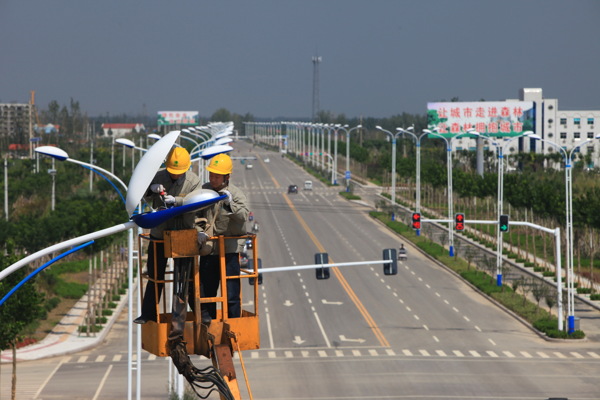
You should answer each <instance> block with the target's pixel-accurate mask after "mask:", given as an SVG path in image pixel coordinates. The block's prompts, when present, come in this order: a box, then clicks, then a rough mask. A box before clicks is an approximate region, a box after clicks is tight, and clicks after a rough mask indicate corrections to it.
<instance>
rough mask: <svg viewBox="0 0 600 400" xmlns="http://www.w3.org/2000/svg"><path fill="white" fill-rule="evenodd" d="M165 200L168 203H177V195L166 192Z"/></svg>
mask: <svg viewBox="0 0 600 400" xmlns="http://www.w3.org/2000/svg"><path fill="white" fill-rule="evenodd" d="M163 201H164V202H165V204H167V205H173V204H175V197H173V196H171V195H170V194H166V195H164V196H163Z"/></svg>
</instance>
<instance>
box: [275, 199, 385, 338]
mask: <svg viewBox="0 0 600 400" xmlns="http://www.w3.org/2000/svg"><path fill="white" fill-rule="evenodd" d="M283 198H284V199H285V201H286V202H287V203H288V205H289V206H290V208H291V209H292V211H293V212H294V214H295V215H296V218H298V221H299V222H300V225H302V227H303V228H304V230H305V231H306V233H308V236H309V237H310V238H311V240H312V241H313V243H314V244H315V245H316V246H317V248H318V249H319V251H320V252H321V253H325V252H326V251H325V248H324V247H323V245H322V244H321V242H319V240H318V239H317V237H316V236H315V235H314V234H313V232H312V230H311V229H310V228H309V227H308V225H307V224H306V222H305V221H304V219H303V218H302V217H301V216H300V213H298V210H296V207H294V204H293V203H292V202H291V200H290V198H289V197H288V195H287V194H285V193H283ZM329 263H330V264H331V263H333V260H332V259H331V258H329ZM331 270H332V271H333V273H334V274H335V276H336V278H337V279H338V281H339V282H340V284H341V285H342V287H343V288H344V290H346V293H348V296H349V297H350V298H351V299H352V301H353V302H354V305H355V306H356V308H358V311H360V313H361V314H362V316H363V317H364V319H365V321H366V322H367V325H369V328H371V330H372V331H373V333H374V334H375V337H377V339H378V340H379V343H380V344H381V346H383V347H390V343H389V342H388V341H387V339H386V338H385V336H383V333H382V332H381V330H380V329H379V327H378V326H377V324H376V323H375V321H374V320H373V317H371V314H369V312H368V311H367V309H366V308H365V306H364V305H363V303H362V302H361V301H360V299H359V298H358V296H357V295H356V293H354V290H352V287H350V284H349V283H348V281H347V280H346V278H344V276H343V275H342V272H341V271H340V269H339V268H337V267H331Z"/></svg>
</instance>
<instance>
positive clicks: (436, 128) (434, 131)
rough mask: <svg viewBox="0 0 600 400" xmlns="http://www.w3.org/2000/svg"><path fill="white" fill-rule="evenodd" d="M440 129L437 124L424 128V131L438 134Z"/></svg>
mask: <svg viewBox="0 0 600 400" xmlns="http://www.w3.org/2000/svg"><path fill="white" fill-rule="evenodd" d="M439 130H440V128H438V127H437V126H436V127H435V128H433V129H423V132H425V133H428V134H430V135H431V134H436V133H437V132H438V131H439Z"/></svg>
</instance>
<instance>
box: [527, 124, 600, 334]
mask: <svg viewBox="0 0 600 400" xmlns="http://www.w3.org/2000/svg"><path fill="white" fill-rule="evenodd" d="M530 137H531V138H532V139H536V140H540V141H542V142H546V143H548V144H549V145H551V146H554V147H556V148H557V149H558V150H559V151H560V152H561V153H562V155H563V159H564V162H565V195H566V201H565V204H566V210H565V212H566V234H567V237H566V242H567V251H566V252H565V253H566V262H567V332H568V333H569V334H571V333H573V332H575V288H574V282H573V277H574V270H573V182H572V181H573V175H572V168H573V165H572V164H573V154H574V153H575V150H577V149H578V148H580V147H581V146H583V145H584V144H586V143H589V142H591V141H592V140H594V139H600V135H596V136H595V137H594V138H593V139H588V140H585V141H583V142H581V143H579V144H577V145H576V146H575V147H573V148H572V149H571V151H570V152H568V153H567V151H566V150H565V149H564V148H563V147H562V146H560V145H559V144H557V143H554V142H552V141H550V140H548V139H542V138H541V137H540V136H538V135H531V136H530ZM560 279H561V277H560V276H559V277H558V281H560ZM558 296H559V299H560V298H561V297H560V296H561V293H559V294H558Z"/></svg>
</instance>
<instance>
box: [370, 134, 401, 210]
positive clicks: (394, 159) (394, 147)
mask: <svg viewBox="0 0 600 400" xmlns="http://www.w3.org/2000/svg"><path fill="white" fill-rule="evenodd" d="M375 128H377V129H379V130H380V131H382V132H385V133H387V134H388V135H389V136H390V138H391V139H392V220H394V210H395V209H396V138H397V137H398V135H399V134H401V133H402V132H396V133H395V134H394V133H392V132H390V131H388V130H385V129H383V128H382V127H381V126H379V125H377V126H376V127H375Z"/></svg>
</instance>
